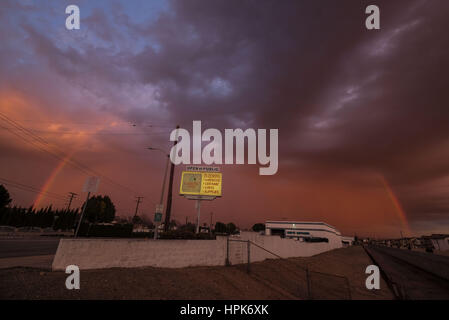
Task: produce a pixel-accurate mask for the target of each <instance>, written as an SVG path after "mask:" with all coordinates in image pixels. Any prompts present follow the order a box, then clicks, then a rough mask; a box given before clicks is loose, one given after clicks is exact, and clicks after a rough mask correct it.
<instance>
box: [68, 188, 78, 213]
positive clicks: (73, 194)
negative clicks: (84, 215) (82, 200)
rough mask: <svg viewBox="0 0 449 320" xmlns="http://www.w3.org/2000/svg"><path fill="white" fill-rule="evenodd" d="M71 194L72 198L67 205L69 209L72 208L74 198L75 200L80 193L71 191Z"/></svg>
mask: <svg viewBox="0 0 449 320" xmlns="http://www.w3.org/2000/svg"><path fill="white" fill-rule="evenodd" d="M69 194H70V200H69V204H68V206H67V211H69V210H70V206H71V205H72V200H73V199H74V198H76V196H77V195H78V194H76V193H75V192H69Z"/></svg>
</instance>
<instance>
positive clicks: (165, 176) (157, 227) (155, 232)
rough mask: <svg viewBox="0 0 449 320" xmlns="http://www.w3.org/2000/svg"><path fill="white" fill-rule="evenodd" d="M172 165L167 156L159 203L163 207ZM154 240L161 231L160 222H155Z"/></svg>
mask: <svg viewBox="0 0 449 320" xmlns="http://www.w3.org/2000/svg"><path fill="white" fill-rule="evenodd" d="M169 163H170V155H167V161H166V163H165V171H164V179H163V181H162V191H161V200H160V201H159V203H160V204H161V206H162V205H163V201H164V191H165V181H166V180H167V171H168V164H169ZM154 226H155V228H154V239H155V240H156V239H157V232H158V229H159V222H155V223H154Z"/></svg>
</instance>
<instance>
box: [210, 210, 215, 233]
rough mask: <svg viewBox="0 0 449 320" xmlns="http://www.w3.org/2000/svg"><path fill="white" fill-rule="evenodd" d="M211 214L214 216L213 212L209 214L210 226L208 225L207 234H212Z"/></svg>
mask: <svg viewBox="0 0 449 320" xmlns="http://www.w3.org/2000/svg"><path fill="white" fill-rule="evenodd" d="M213 214H214V213H213V212H211V213H210V225H209V232H210V233H212V215H213Z"/></svg>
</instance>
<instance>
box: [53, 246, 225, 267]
mask: <svg viewBox="0 0 449 320" xmlns="http://www.w3.org/2000/svg"><path fill="white" fill-rule="evenodd" d="M225 260H226V240H225V239H220V240H146V239H61V241H60V242H59V246H58V250H57V251H56V255H55V259H54V260H53V265H52V268H53V270H65V268H66V267H67V266H68V265H71V264H74V265H77V266H78V267H79V268H80V269H102V268H114V267H121V268H128V267H163V268H183V267H190V266H216V265H224V263H225Z"/></svg>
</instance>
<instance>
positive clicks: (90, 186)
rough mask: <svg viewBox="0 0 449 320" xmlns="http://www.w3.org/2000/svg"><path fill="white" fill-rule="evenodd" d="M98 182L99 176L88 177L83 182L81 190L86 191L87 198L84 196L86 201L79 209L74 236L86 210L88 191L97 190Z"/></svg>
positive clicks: (76, 234)
mask: <svg viewBox="0 0 449 320" xmlns="http://www.w3.org/2000/svg"><path fill="white" fill-rule="evenodd" d="M99 183H100V178H99V177H89V178H87V180H86V182H85V183H84V187H83V192H87V198H86V203H85V204H84V206H83V211H81V217H80V221H79V222H78V226H77V227H76V231H75V238H76V237H78V231H79V229H80V226H81V222H83V216H84V212H85V211H86V207H87V202H88V201H89V197H90V193H91V192H97V189H98V184H99Z"/></svg>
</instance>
